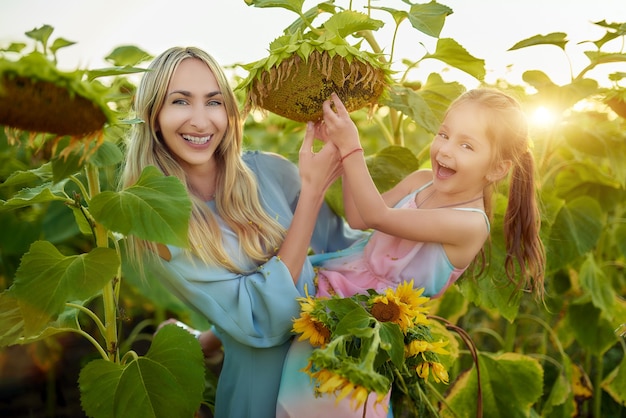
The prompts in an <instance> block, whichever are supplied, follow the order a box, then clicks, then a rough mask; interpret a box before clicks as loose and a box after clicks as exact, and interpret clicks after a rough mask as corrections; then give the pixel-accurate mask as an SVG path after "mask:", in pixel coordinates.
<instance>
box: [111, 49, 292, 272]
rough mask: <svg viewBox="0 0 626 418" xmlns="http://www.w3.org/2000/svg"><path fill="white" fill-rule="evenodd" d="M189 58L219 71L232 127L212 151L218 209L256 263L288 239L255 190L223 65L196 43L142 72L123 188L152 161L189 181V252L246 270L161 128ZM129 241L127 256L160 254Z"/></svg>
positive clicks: (151, 245)
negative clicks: (171, 90)
mask: <svg viewBox="0 0 626 418" xmlns="http://www.w3.org/2000/svg"><path fill="white" fill-rule="evenodd" d="M185 59H197V60H201V61H202V62H204V63H205V64H206V65H207V67H208V68H209V69H210V70H211V72H212V73H213V75H214V76H215V78H216V80H217V83H218V86H219V88H220V90H221V93H222V96H223V98H224V106H225V108H226V115H227V118H228V127H227V129H226V132H225V134H224V138H223V139H222V141H221V142H220V144H219V146H218V148H217V149H216V150H215V154H214V155H213V158H214V159H215V160H216V164H217V179H216V185H217V187H216V191H215V192H216V193H215V196H216V197H215V199H216V201H215V203H216V207H217V213H218V214H219V215H220V216H221V218H222V220H223V221H224V222H225V223H226V225H228V226H229V227H230V228H231V229H232V230H233V232H235V234H236V235H237V237H238V238H239V246H240V248H241V249H242V251H243V252H245V253H246V254H247V255H248V256H249V257H250V258H251V259H252V260H254V261H255V262H264V261H266V260H267V259H269V258H270V257H271V256H272V255H273V254H274V253H275V252H276V249H277V248H278V247H280V244H281V243H282V241H283V239H284V236H285V229H284V228H283V227H282V226H281V225H280V224H279V223H278V222H277V221H276V220H274V219H273V218H272V217H270V216H268V215H267V213H265V211H264V210H263V207H262V206H261V203H260V201H259V198H258V194H257V193H258V192H257V182H256V178H255V176H254V174H253V173H252V172H251V171H250V170H249V169H248V167H247V166H246V164H245V163H244V161H243V160H242V158H241V153H242V140H243V132H242V121H241V116H240V113H239V108H238V105H237V100H236V98H235V95H234V93H233V90H232V88H231V87H230V85H229V83H228V80H227V79H226V76H225V74H224V71H223V70H222V68H221V67H220V65H219V64H218V63H217V62H216V61H215V60H214V59H213V57H211V56H210V55H209V54H207V53H206V52H204V51H202V50H200V49H198V48H193V47H187V48H181V47H174V48H170V49H168V50H167V51H165V52H163V53H162V54H160V55H159V56H157V57H156V58H155V59H154V61H152V63H151V64H150V66H149V67H148V70H147V72H146V73H145V74H144V75H143V77H142V79H141V82H140V83H139V86H138V88H137V92H136V95H135V99H134V111H135V116H136V117H137V118H139V119H141V120H142V121H143V123H138V124H135V125H133V127H132V128H131V131H130V135H129V138H128V141H127V153H126V164H125V165H124V168H123V171H122V176H121V188H127V187H129V186H132V185H133V184H134V183H135V182H136V181H137V180H138V179H139V176H140V174H141V171H142V170H143V169H144V168H145V167H147V166H151V165H152V166H156V167H157V168H158V169H159V170H161V172H163V174H165V175H166V176H175V177H178V179H180V180H181V182H182V183H183V184H184V185H185V186H186V188H187V191H188V193H189V196H190V199H191V201H192V211H191V218H190V221H189V234H188V237H189V243H190V251H191V253H193V254H195V255H196V256H198V257H199V258H200V259H201V260H202V261H203V262H205V263H208V264H210V265H219V266H222V267H224V268H226V269H228V270H231V271H235V272H245V271H246V269H245V268H244V267H243V266H238V265H237V264H236V263H235V262H234V261H233V260H232V258H231V257H230V256H229V255H228V252H227V250H226V249H225V248H224V245H223V241H222V234H221V230H220V226H219V224H218V222H217V220H216V219H215V216H214V215H213V213H212V212H211V210H210V209H209V208H208V206H207V204H206V203H205V202H204V201H202V200H201V199H199V198H198V197H197V196H196V194H195V193H194V190H193V189H192V186H191V185H190V184H189V182H188V181H187V176H186V173H185V171H184V170H183V168H182V167H181V166H180V164H178V162H177V161H176V159H174V157H173V156H172V154H171V153H170V150H169V149H168V148H167V146H166V145H165V142H164V141H163V139H162V138H161V134H160V132H158V129H157V118H158V115H159V112H160V111H161V108H162V107H163V103H164V101H165V96H166V93H167V88H168V84H169V81H170V79H171V77H172V75H173V74H174V72H175V71H176V69H177V68H178V65H179V64H180V63H181V62H182V61H183V60H185ZM207 181H208V179H207ZM128 241H129V255H130V257H131V259H133V260H135V261H137V260H138V259H139V257H140V256H142V255H146V253H148V255H154V254H156V253H157V251H156V250H157V246H156V243H152V242H146V241H144V240H140V239H138V238H136V237H133V236H130V237H129V240H128ZM146 250H151V251H146Z"/></svg>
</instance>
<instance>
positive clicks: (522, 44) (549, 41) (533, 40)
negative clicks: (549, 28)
mask: <svg viewBox="0 0 626 418" xmlns="http://www.w3.org/2000/svg"><path fill="white" fill-rule="evenodd" d="M566 38H567V34H566V33H563V32H553V33H549V34H547V35H535V36H532V37H530V38H527V39H524V40H522V41H519V42H518V43H516V44H515V45H513V46H512V47H511V48H509V51H514V50H516V49H521V48H526V47H529V46H535V45H555V46H558V47H559V48H561V49H562V50H565V45H566V44H567V42H568V41H567V39H566Z"/></svg>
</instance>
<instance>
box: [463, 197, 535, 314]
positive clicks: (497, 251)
mask: <svg viewBox="0 0 626 418" xmlns="http://www.w3.org/2000/svg"><path fill="white" fill-rule="evenodd" d="M507 200H508V199H507V197H506V196H504V195H502V194H500V193H497V194H495V195H494V201H493V202H494V214H495V215H494V219H493V222H491V245H488V247H489V251H487V254H486V255H487V260H486V266H485V269H484V271H483V274H481V275H480V276H479V277H478V278H475V279H474V278H470V277H467V278H463V280H460V281H459V282H458V287H459V289H460V290H461V292H462V293H463V295H465V297H466V298H467V299H468V300H469V301H471V302H473V303H475V304H476V305H478V306H480V307H481V308H483V309H485V310H493V315H496V316H497V315H501V316H503V317H504V318H506V319H507V320H509V321H513V320H514V319H515V317H516V316H517V312H518V310H519V305H520V302H521V300H522V296H523V293H520V292H518V293H514V290H515V285H514V284H513V283H512V282H511V281H510V280H509V278H508V277H507V274H506V270H505V258H506V250H505V243H504V232H503V228H502V225H503V214H504V212H505V208H506V205H507ZM517 272H519V268H518V269H517ZM516 278H519V275H517V276H516Z"/></svg>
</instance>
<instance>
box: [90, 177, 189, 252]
mask: <svg viewBox="0 0 626 418" xmlns="http://www.w3.org/2000/svg"><path fill="white" fill-rule="evenodd" d="M89 210H90V211H91V214H92V215H93V217H94V218H95V219H96V220H97V221H98V222H100V223H101V224H102V225H104V226H105V227H106V228H107V229H109V230H111V231H116V232H119V233H122V234H124V235H135V236H137V237H139V238H141V239H146V240H149V241H155V242H161V243H164V244H172V245H176V246H179V247H186V246H187V245H188V241H187V232H188V228H189V216H190V214H191V201H190V199H189V196H188V195H187V191H186V190H185V188H184V186H183V185H182V184H181V182H180V180H178V179H177V178H176V177H172V176H164V175H163V174H162V173H161V172H160V171H159V170H157V168H156V167H153V166H149V167H146V168H145V169H144V171H143V172H142V173H141V177H140V178H139V180H138V181H137V183H136V184H134V185H133V186H131V187H129V188H127V189H125V190H122V191H120V192H110V191H106V192H102V193H100V194H98V195H96V196H95V197H94V198H93V199H92V200H91V203H90V205H89Z"/></svg>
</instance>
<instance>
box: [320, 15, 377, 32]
mask: <svg viewBox="0 0 626 418" xmlns="http://www.w3.org/2000/svg"><path fill="white" fill-rule="evenodd" d="M382 26H383V22H382V21H380V20H376V19H372V18H370V17H368V16H367V15H366V14H364V13H359V12H355V11H352V10H345V11H343V12H339V13H336V14H334V15H332V16H331V17H330V18H328V20H327V21H326V22H324V28H325V29H326V30H327V31H329V32H331V33H332V34H336V35H338V36H340V37H342V38H345V37H347V36H348V35H351V34H353V33H355V32H359V31H363V30H378V29H379V28H381V27H382Z"/></svg>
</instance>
